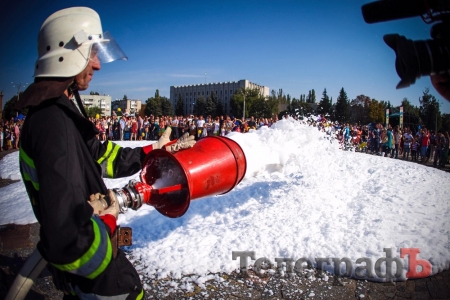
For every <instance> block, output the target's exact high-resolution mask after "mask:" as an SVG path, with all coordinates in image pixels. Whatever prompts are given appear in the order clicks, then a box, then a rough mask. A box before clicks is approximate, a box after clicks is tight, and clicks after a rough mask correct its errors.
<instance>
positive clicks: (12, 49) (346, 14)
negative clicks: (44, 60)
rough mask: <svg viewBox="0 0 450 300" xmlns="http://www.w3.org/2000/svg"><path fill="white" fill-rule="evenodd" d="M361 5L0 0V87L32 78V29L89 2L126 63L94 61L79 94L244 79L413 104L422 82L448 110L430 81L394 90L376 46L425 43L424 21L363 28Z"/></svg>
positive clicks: (385, 54) (165, 91)
mask: <svg viewBox="0 0 450 300" xmlns="http://www.w3.org/2000/svg"><path fill="white" fill-rule="evenodd" d="M368 2H371V1H366V0H361V1H357V0H340V1H336V0H323V1H316V0H309V1H304V0H295V1H287V0H284V1H264V0H259V1H247V0H244V1H234V0H228V1H211V0H210V1H128V2H126V1H121V2H120V3H119V2H114V1H93V0H91V1H75V0H73V1H70V0H61V1H50V0H40V1H32V0H19V1H13V0H1V1H0V11H1V12H2V18H1V20H0V22H1V27H0V28H2V30H1V31H0V40H1V41H2V43H1V44H0V45H1V46H0V47H1V54H2V55H0V70H1V72H0V90H3V91H4V94H5V96H4V100H5V101H7V100H9V99H10V98H11V97H12V96H13V95H14V94H15V93H17V88H14V87H13V85H12V84H11V82H15V83H30V82H32V81H33V77H32V75H33V66H34V62H35V60H36V59H37V46H36V41H37V34H38V31H39V28H40V26H41V25H42V23H43V22H44V20H45V19H46V18H47V17H48V16H49V15H50V14H52V13H53V12H55V11H57V10H59V9H62V8H66V7H70V6H88V7H91V8H93V9H94V10H96V11H97V12H98V13H99V15H100V17H101V19H102V25H103V30H104V31H110V32H111V33H112V35H113V36H114V38H115V39H116V40H117V42H118V43H119V45H120V46H121V48H122V50H123V51H124V52H125V53H126V54H127V56H128V58H129V60H128V61H116V62H112V63H109V64H104V65H102V70H101V71H99V72H97V73H95V74H94V79H93V80H92V82H91V86H90V87H89V89H88V90H87V92H89V91H98V92H100V93H104V94H108V95H111V96H112V98H113V99H116V98H122V97H123V95H127V96H128V98H133V99H141V100H144V101H145V100H146V99H147V98H149V97H152V96H153V95H154V93H155V91H156V89H159V91H160V94H161V95H163V96H167V97H169V96H170V86H172V85H187V84H197V83H204V82H205V80H206V82H223V81H233V80H240V79H248V80H250V81H251V82H254V83H257V84H260V85H265V86H268V87H269V89H270V90H272V89H274V90H276V91H278V89H280V88H281V89H283V92H284V93H285V94H290V95H291V97H296V98H299V96H300V94H308V91H309V90H311V89H314V90H315V92H316V95H317V96H316V97H317V100H320V98H321V95H322V92H323V90H324V88H326V89H327V92H328V95H329V96H331V97H333V101H336V99H337V97H338V95H339V91H340V89H341V88H342V87H343V88H344V89H345V91H346V92H347V95H348V97H349V98H350V99H354V98H355V97H356V96H358V95H360V94H364V95H366V96H369V97H371V98H375V99H377V100H385V101H388V100H389V101H390V102H391V103H392V104H393V105H399V104H400V102H401V101H402V99H403V98H404V97H406V98H408V100H409V101H410V102H411V103H413V104H414V105H417V106H418V105H419V102H418V99H419V97H421V96H422V94H423V93H422V92H423V90H425V88H427V87H429V88H430V91H431V94H432V95H434V96H435V97H436V98H437V99H438V101H439V102H441V103H442V106H441V111H442V112H445V113H450V102H449V101H446V100H445V99H444V98H442V97H441V96H440V95H439V94H438V93H437V92H436V91H435V90H434V89H433V87H432V85H431V83H430V80H429V77H423V78H420V79H419V80H417V81H416V83H415V84H414V85H412V86H410V87H409V88H406V89H401V90H396V89H395V86H396V85H397V83H398V82H399V80H400V79H399V77H398V75H397V73H396V71H395V66H394V61H395V54H394V51H393V50H391V49H390V48H389V47H388V46H387V45H386V44H385V43H384V42H383V35H385V34H388V33H399V34H400V35H404V36H406V37H407V38H409V39H413V40H418V39H420V40H423V39H429V38H430V34H429V32H430V28H431V26H429V25H427V24H425V23H424V22H423V21H422V19H421V18H420V17H415V18H410V19H403V20H396V21H389V22H384V23H378V24H366V23H365V22H364V20H363V17H362V13H361V6H362V5H363V4H365V3H368ZM205 73H206V75H205ZM5 101H4V102H5Z"/></svg>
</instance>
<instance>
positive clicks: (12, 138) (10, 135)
mask: <svg viewBox="0 0 450 300" xmlns="http://www.w3.org/2000/svg"><path fill="white" fill-rule="evenodd" d="M22 124H23V121H22V120H18V119H17V120H14V118H11V120H9V121H5V120H0V152H3V151H8V150H11V149H19V139H20V132H21V130H22Z"/></svg>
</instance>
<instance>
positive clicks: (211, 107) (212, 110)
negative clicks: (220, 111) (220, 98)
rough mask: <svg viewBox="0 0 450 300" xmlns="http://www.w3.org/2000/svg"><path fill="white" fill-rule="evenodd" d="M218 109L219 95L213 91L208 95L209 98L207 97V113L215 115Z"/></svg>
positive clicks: (207, 114)
mask: <svg viewBox="0 0 450 300" xmlns="http://www.w3.org/2000/svg"><path fill="white" fill-rule="evenodd" d="M216 110H217V96H216V94H215V93H214V92H212V91H211V94H210V95H209V96H208V98H206V103H205V115H206V116H209V115H210V116H212V117H215V116H216Z"/></svg>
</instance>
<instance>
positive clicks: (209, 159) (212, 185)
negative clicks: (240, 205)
mask: <svg viewBox="0 0 450 300" xmlns="http://www.w3.org/2000/svg"><path fill="white" fill-rule="evenodd" d="M205 153H208V154H209V155H205ZM246 169H247V162H246V158H245V154H244V152H243V151H242V148H241V147H240V146H239V145H238V144H237V143H236V142H234V141H233V140H231V139H228V138H226V137H214V136H210V137H205V138H202V139H201V140H199V141H198V142H197V143H196V144H195V145H194V147H192V148H189V149H186V150H183V151H179V152H176V153H175V154H172V153H170V152H168V151H165V150H160V149H158V150H153V151H151V152H150V153H149V154H148V155H147V157H146V159H145V161H144V164H143V168H142V171H141V173H140V179H141V182H140V181H137V180H130V181H129V183H128V184H127V185H126V186H124V187H123V188H119V189H118V188H115V189H112V192H113V193H114V196H115V197H116V199H117V202H118V204H119V211H120V213H125V212H127V210H128V209H132V210H138V209H139V208H140V207H142V205H143V204H148V205H151V206H153V207H154V208H155V209H156V210H157V211H158V212H160V213H161V214H163V215H165V216H167V217H169V218H178V217H181V216H182V215H184V214H185V213H186V211H187V210H188V208H189V204H190V202H191V201H192V200H195V199H199V198H202V197H206V196H212V195H221V194H225V193H228V192H229V191H231V190H232V189H233V188H234V187H235V186H236V185H237V184H238V183H239V182H240V181H241V180H242V179H243V178H244V175H245V172H246ZM123 229H125V230H124V231H123V235H121V234H120V233H118V234H117V241H112V243H114V242H116V243H117V245H118V246H125V245H126V246H130V245H131V228H123ZM120 230H121V227H118V229H117V230H116V231H120ZM46 264H47V261H46V260H45V259H44V258H42V256H41V255H40V253H39V251H38V250H37V249H36V250H35V251H34V252H33V254H32V255H31V256H30V257H29V258H28V259H27V261H26V262H25V264H24V265H23V267H22V268H21V270H20V272H19V274H18V275H17V276H16V279H15V280H14V282H13V284H12V286H11V288H10V289H9V291H8V294H7V296H6V299H7V300H11V299H16V300H20V299H24V298H25V296H26V295H27V293H28V291H29V289H30V288H31V286H32V285H33V283H34V282H35V280H36V278H37V277H38V276H39V274H40V273H41V271H42V270H43V269H44V267H45V266H46Z"/></svg>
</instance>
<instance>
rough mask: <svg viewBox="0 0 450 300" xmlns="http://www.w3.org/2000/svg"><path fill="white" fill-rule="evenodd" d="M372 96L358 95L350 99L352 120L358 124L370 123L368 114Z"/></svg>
mask: <svg viewBox="0 0 450 300" xmlns="http://www.w3.org/2000/svg"><path fill="white" fill-rule="evenodd" d="M369 104H370V97H368V96H365V95H358V96H356V98H355V99H353V100H352V101H350V122H351V123H358V124H367V123H370V122H371V121H370V118H369V116H368V111H369Z"/></svg>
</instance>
